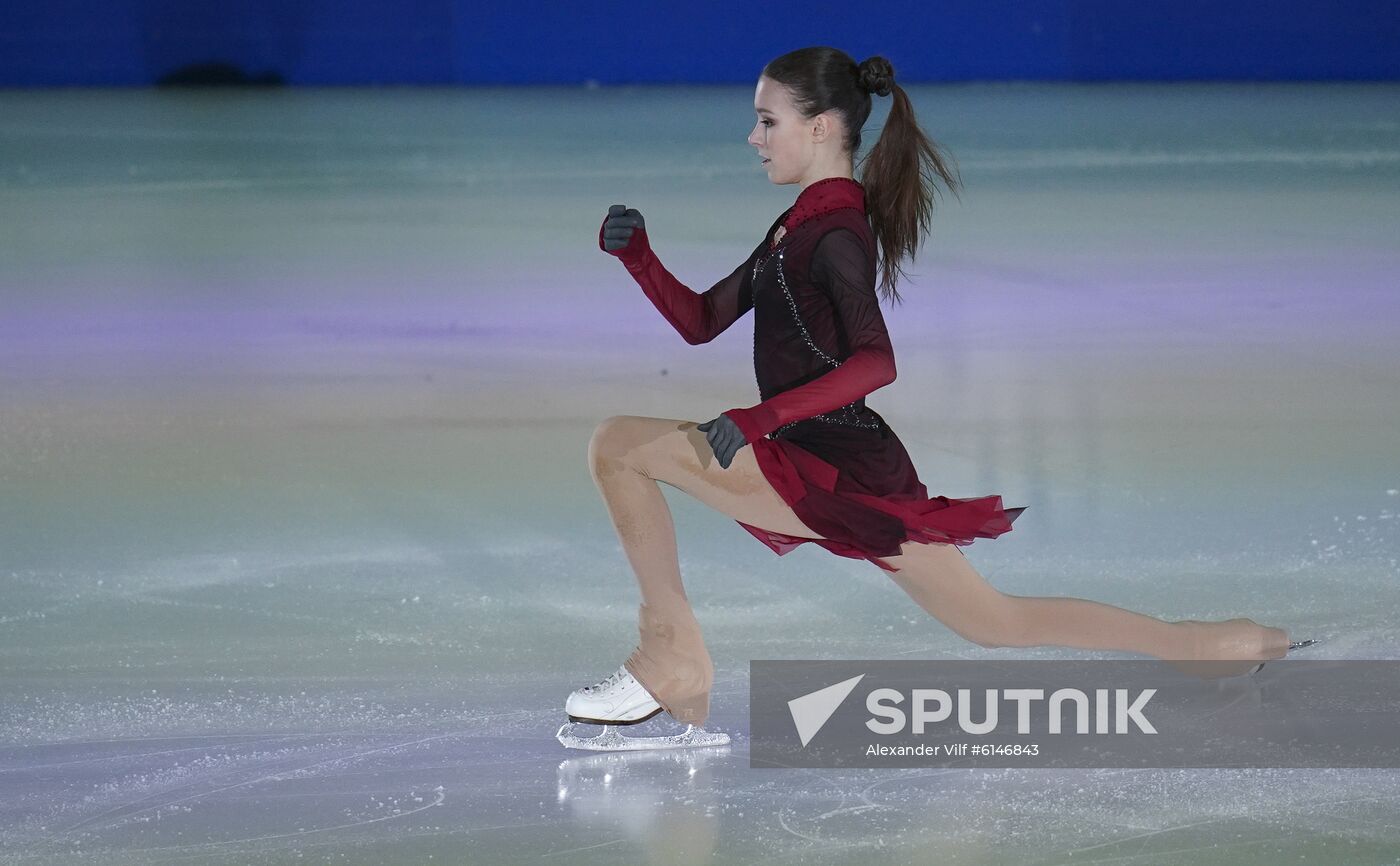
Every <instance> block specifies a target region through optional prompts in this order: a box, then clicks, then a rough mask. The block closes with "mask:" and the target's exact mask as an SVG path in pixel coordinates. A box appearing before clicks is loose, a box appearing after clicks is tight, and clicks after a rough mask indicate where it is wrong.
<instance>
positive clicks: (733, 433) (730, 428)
mask: <svg viewBox="0 0 1400 866" xmlns="http://www.w3.org/2000/svg"><path fill="white" fill-rule="evenodd" d="M695 429H697V430H699V431H701V432H702V433H704V434H705V441H706V442H708V443H710V450H712V451H714V452H715V459H716V460H718V461H719V465H720V468H721V469H728V468H729V464H730V463H733V462H734V455H735V454H738V453H739V449H740V448H743V447H744V446H745V445H747V444H749V440H748V439H745V438H744V434H743V432H742V431H741V430H740V429H739V425H738V424H735V423H734V419H732V418H730V417H729V416H728V415H720V416H719V417H718V418H716V419H714V420H713V421H706V422H705V423H704V424H699V425H697V426H696V428H695Z"/></svg>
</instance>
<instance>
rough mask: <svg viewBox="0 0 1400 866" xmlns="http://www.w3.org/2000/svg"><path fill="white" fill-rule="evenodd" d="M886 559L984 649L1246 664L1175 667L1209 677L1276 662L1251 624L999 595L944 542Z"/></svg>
mask: <svg viewBox="0 0 1400 866" xmlns="http://www.w3.org/2000/svg"><path fill="white" fill-rule="evenodd" d="M900 549H901V551H903V552H902V553H901V554H900V555H899V556H892V557H886V558H885V562H886V563H888V564H889V565H891V566H893V567H894V568H897V569H899V571H897V572H894V573H892V574H891V575H890V576H891V577H892V578H893V579H894V581H895V582H896V583H897V584H899V586H900V587H901V588H902V589H903V590H904V591H905V592H906V593H908V594H909V596H910V597H911V598H913V599H914V601H915V602H916V603H917V604H918V605H919V606H920V607H922V608H923V609H924V610H926V611H928V612H929V613H930V614H932V615H933V616H935V617H937V618H938V619H939V620H940V621H942V622H943V623H944V624H946V625H947V626H948V627H949V628H951V629H952V630H953V631H955V632H957V633H958V634H960V635H962V636H963V637H965V638H967V639H968V640H970V641H972V642H974V643H977V644H980V645H982V646H987V647H1022V646H1070V647H1078V648H1080V649H1096V650H1122V651H1127V652H1137V653H1144V654H1146V655H1151V656H1155V657H1157V658H1160V659H1166V660H1177V661H1206V660H1225V659H1228V660H1237V659H1238V660H1248V662H1249V664H1241V665H1235V666H1229V665H1225V666H1222V665H1213V666H1207V667H1206V668H1201V667H1200V666H1189V665H1178V666H1177V667H1180V668H1182V669H1184V670H1192V671H1201V670H1210V671H1212V672H1213V675H1215V676H1222V675H1228V674H1230V673H1242V672H1244V671H1245V670H1248V669H1249V667H1251V666H1252V664H1253V663H1254V662H1258V661H1263V660H1266V659H1271V658H1281V657H1282V656H1283V655H1284V654H1285V653H1286V652H1287V650H1288V634H1287V632H1284V631H1283V630H1282V629H1277V628H1269V627H1267V626H1262V625H1259V624H1258V623H1256V622H1254V621H1253V620H1250V619H1230V620H1225V621H1223V622H1196V621H1194V620H1183V621H1180V622H1167V621H1164V620H1160V619H1156V618H1155V617H1151V616H1147V615H1145V614H1140V613H1135V612H1133V611H1130V610H1125V609H1123V608H1121V607H1114V606H1113V605H1110V604H1103V603H1101V602H1097V601H1089V600H1086V599H1082V598H1068V597H1041V596H1019V595H1006V594H1004V593H1002V592H1000V591H998V590H997V589H996V588H994V587H993V586H991V585H990V584H988V583H987V582H986V581H985V580H984V579H983V578H982V576H981V575H979V574H978V573H977V571H976V570H975V569H973V567H972V564H971V563H969V562H968V561H967V558H966V557H965V556H964V555H963V553H962V551H961V550H959V549H957V548H956V547H955V546H954V545H951V544H919V543H912V542H911V543H907V544H905V545H903V546H902V547H901V548H900Z"/></svg>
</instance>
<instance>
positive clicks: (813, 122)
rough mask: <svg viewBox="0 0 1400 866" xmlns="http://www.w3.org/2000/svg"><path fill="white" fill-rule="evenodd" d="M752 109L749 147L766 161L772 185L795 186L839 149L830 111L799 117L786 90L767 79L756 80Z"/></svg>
mask: <svg viewBox="0 0 1400 866" xmlns="http://www.w3.org/2000/svg"><path fill="white" fill-rule="evenodd" d="M753 110H754V113H755V114H756V115H758V119H757V121H756V122H755V124H754V128H753V131H752V132H750V133H749V144H751V145H753V146H754V148H755V149H756V150H757V151H758V156H759V158H760V159H766V160H768V161H767V162H764V163H763V164H762V165H763V167H764V169H766V170H767V172H768V179H769V180H771V181H772V182H773V183H777V184H783V183H798V182H799V181H801V180H802V178H803V177H804V176H805V175H806V174H807V172H808V169H809V168H810V167H811V166H812V165H813V163H816V162H818V161H819V160H822V159H824V158H827V157H829V156H830V155H831V154H830V151H832V149H833V148H834V149H839V148H840V147H841V132H842V130H841V126H840V123H839V121H838V120H837V118H836V115H835V114H834V113H833V112H827V111H824V112H822V113H821V114H818V115H817V116H815V117H803V116H802V113H801V112H799V111H798V110H797V108H796V107H795V106H794V105H793V104H792V99H791V97H790V96H789V94H788V90H787V88H785V87H783V85H781V84H779V83H778V82H776V81H774V80H772V79H771V78H767V77H763V76H760V77H759V79H758V87H757V89H755V90H754V97H753Z"/></svg>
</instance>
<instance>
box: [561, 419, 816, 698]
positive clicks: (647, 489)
mask: <svg viewBox="0 0 1400 866" xmlns="http://www.w3.org/2000/svg"><path fill="white" fill-rule="evenodd" d="M588 463H589V468H590V471H591V472H592V475H593V481H594V483H595V484H596V485H597V486H598V491H599V492H600V493H601V494H602V496H603V502H604V503H605V504H606V505H607V508H608V515H609V516H610V517H611V518H612V522H613V527H614V528H615V529H616V530H617V537H618V540H619V541H621V543H622V548H623V551H624V552H625V553H626V555H627V561H628V563H629V564H630V565H631V566H632V571H633V572H634V573H635V574H636V578H637V586H638V588H639V589H640V591H641V597H642V600H641V606H640V608H639V610H638V631H639V634H640V642H639V644H638V646H637V648H636V650H635V651H633V653H632V655H631V656H630V657H629V658H628V659H627V661H626V662H625V663H624V666H625V667H626V668H627V670H628V671H629V672H630V673H631V674H632V676H634V677H636V678H637V681H638V682H639V683H641V684H642V686H643V687H645V688H646V690H647V691H648V692H650V693H651V695H652V696H653V697H654V698H656V701H657V703H659V704H661V706H662V708H663V709H664V710H666V712H668V713H670V714H671V716H672V717H674V718H675V719H676V720H677V721H680V722H689V723H691V724H695V725H700V724H703V723H704V721H705V719H706V718H707V717H708V716H709V707H710V698H709V693H710V687H711V686H712V684H713V683H714V665H713V664H712V663H711V661H710V655H709V653H708V652H707V651H706V649H705V641H704V639H703V637H702V636H701V633H700V624H699V622H697V621H696V618H695V614H694V612H693V611H692V610H691V607H690V599H689V598H688V597H687V595H686V591H685V587H684V585H683V583H682V581H681V571H680V563H679V560H678V556H677V552H676V528H675V524H674V523H673V522H672V519H671V510H670V508H669V507H667V505H666V498H665V497H664V496H663V495H662V493H661V488H660V484H666V485H668V486H671V487H674V488H676V489H678V490H682V491H684V492H686V493H688V494H690V495H691V496H694V497H695V498H696V499H699V500H700V501H702V502H704V503H705V504H706V505H709V506H710V507H712V508H714V509H715V510H717V511H719V512H721V513H722V514H726V515H728V516H730V517H733V518H734V519H736V520H742V521H744V522H745V523H748V524H750V525H752V526H761V527H763V528H765V529H771V530H773V531H775V532H785V533H788V534H792V535H800V536H804V537H811V538H820V537H821V536H819V535H817V534H816V533H813V532H812V531H811V530H810V529H808V528H807V527H806V526H805V525H803V524H802V523H801V522H800V521H799V520H798V519H797V517H796V516H795V515H794V514H793V513H792V509H791V508H789V507H788V505H787V503H785V502H783V500H782V499H781V497H779V496H778V494H777V493H776V492H774V490H773V488H772V486H771V485H770V484H769V483H768V481H767V479H766V478H764V476H763V473H762V471H761V470H760V469H759V468H758V463H757V460H756V458H755V457H754V454H753V449H752V448H742V449H740V450H739V453H738V454H736V455H735V457H734V461H733V462H732V463H731V464H730V465H729V468H728V469H724V468H721V467H720V466H719V464H718V463H717V462H715V459H714V452H713V451H712V450H711V449H710V447H709V444H708V443H707V442H706V441H705V434H704V433H702V432H700V431H698V430H696V424H695V422H692V421H678V420H671V419H665V418H646V417H639V416H631V415H618V416H614V417H611V418H608V419H606V420H605V421H603V422H602V423H601V424H599V425H598V428H597V429H596V430H595V431H594V433H593V437H592V439H591V440H590V442H589V446H588ZM736 531H740V532H742V530H738V529H737V527H736Z"/></svg>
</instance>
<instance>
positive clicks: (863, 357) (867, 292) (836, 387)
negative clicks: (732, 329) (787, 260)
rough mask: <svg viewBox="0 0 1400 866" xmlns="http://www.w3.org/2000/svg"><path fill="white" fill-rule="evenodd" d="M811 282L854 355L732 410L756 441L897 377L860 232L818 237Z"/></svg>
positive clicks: (834, 232)
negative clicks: (823, 294)
mask: <svg viewBox="0 0 1400 866" xmlns="http://www.w3.org/2000/svg"><path fill="white" fill-rule="evenodd" d="M810 274H811V278H812V282H813V283H814V284H815V285H816V286H817V287H818V288H820V289H822V290H823V291H825V292H826V293H827V294H828V296H829V297H830V298H831V303H832V308H833V312H834V314H835V316H836V332H837V334H838V335H841V336H843V337H844V341H845V343H846V345H847V346H848V347H849V351H850V354H849V355H848V356H847V357H846V359H845V360H844V361H842V362H841V365H840V366H839V367H835V368H833V369H832V370H830V371H829V372H827V373H824V374H823V375H821V376H818V377H817V378H815V379H813V380H812V381H810V382H807V383H806V384H804V385H799V386H797V387H795V388H790V389H788V390H787V391H784V392H783V393H781V394H775V395H774V396H772V397H770V398H769V399H767V400H764V401H762V402H761V403H759V404H757V405H755V406H750V407H748V408H747V409H730V410H729V411H727V412H725V413H724V414H726V415H728V416H729V417H730V418H731V419H732V420H733V421H734V423H735V424H736V425H738V427H739V430H740V431H742V432H743V434H744V438H745V439H747V440H748V441H750V442H753V441H755V440H757V439H759V438H762V437H763V436H766V435H767V434H769V433H771V432H772V431H774V430H776V429H778V428H779V427H781V426H783V425H784V424H787V423H789V422H791V421H800V420H802V419H805V418H811V417H812V416H814V415H820V414H822V413H824V412H830V411H831V410H833V409H837V408H839V407H841V406H844V405H846V404H847V403H850V402H852V401H853V400H858V399H860V398H861V397H864V396H865V395H866V394H869V393H870V392H871V391H874V390H875V389H877V388H880V387H883V386H885V385H888V384H889V383H891V382H893V381H894V379H895V366H894V349H893V347H892V346H891V345H890V336H889V332H888V331H886V330H885V319H884V316H882V315H881V314H880V304H879V299H878V298H877V297H876V294H875V267H874V263H873V262H872V261H871V260H870V256H869V255H867V254H866V251H865V246H864V245H863V244H862V243H861V240H860V238H859V237H857V236H856V234H855V233H854V232H852V231H851V230H849V229H833V230H831V231H829V232H827V234H825V235H824V236H822V238H821V240H820V241H818V242H817V246H816V248H815V250H813V253H812V264H811V268H810Z"/></svg>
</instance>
